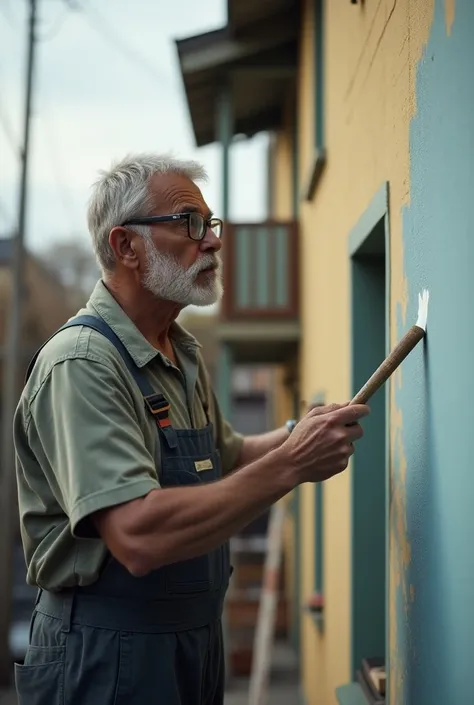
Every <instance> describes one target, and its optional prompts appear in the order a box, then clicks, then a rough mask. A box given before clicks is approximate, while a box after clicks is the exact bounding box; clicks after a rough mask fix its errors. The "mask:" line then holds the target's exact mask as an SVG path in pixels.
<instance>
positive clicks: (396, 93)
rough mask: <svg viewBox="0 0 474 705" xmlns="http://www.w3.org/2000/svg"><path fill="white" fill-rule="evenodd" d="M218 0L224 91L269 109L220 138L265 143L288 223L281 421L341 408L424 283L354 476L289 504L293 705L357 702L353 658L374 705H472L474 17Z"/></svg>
mask: <svg viewBox="0 0 474 705" xmlns="http://www.w3.org/2000/svg"><path fill="white" fill-rule="evenodd" d="M234 5H235V6H237V3H232V1H231V0H229V25H228V28H227V29H226V32H227V35H226V37H227V38H226V41H227V42H228V43H229V46H230V45H232V47H233V50H234V51H236V52H237V53H238V52H239V51H240V53H239V54H238V55H237V54H236V55H235V56H234V57H233V59H232V61H231V62H230V63H229V64H225V62H224V59H222V61H221V64H220V72H219V76H220V78H221V79H222V81H223V83H222V85H224V84H225V85H226V86H228V85H229V83H225V82H224V78H225V80H226V81H227V80H228V77H229V76H231V77H232V76H233V75H234V73H235V71H236V70H237V69H238V62H242V61H244V59H245V61H246V62H247V63H246V70H247V75H250V69H252V68H253V69H254V70H255V71H258V72H259V73H258V75H259V77H260V80H261V81H263V82H264V83H265V86H266V88H265V90H267V91H268V92H267V93H264V91H263V89H262V90H261V91H260V95H265V96H268V98H267V99H268V101H270V97H269V96H272V98H271V100H272V101H273V102H272V103H271V105H270V103H269V108H268V109H267V110H265V109H264V108H263V106H260V108H259V110H257V108H256V107H255V111H254V115H253V118H254V120H253V123H252V128H251V127H249V125H250V123H251V122H252V120H251V117H249V115H250V113H251V107H249V106H247V108H248V110H249V111H250V112H249V115H247V118H248V122H247V123H246V125H245V126H244V125H243V123H242V125H241V128H240V129H237V130H234V129H233V128H232V127H230V125H231V123H228V130H227V133H226V131H225V130H223V132H222V133H221V137H222V136H223V137H225V136H226V135H227V141H225V140H224V141H223V140H222V139H221V141H222V142H223V144H227V145H228V144H230V137H231V136H232V135H233V134H234V133H235V134H242V133H243V134H252V129H253V130H255V131H258V130H266V131H269V132H271V134H272V141H271V150H270V155H269V160H270V172H269V173H271V188H270V197H269V204H270V213H269V222H272V223H273V222H285V223H286V222H289V221H294V223H295V227H294V232H295V233H297V235H295V236H294V240H293V242H294V245H295V251H297V252H298V276H297V279H298V313H297V316H296V320H297V321H298V323H299V328H298V329H297V330H296V328H295V337H294V340H293V342H294V348H293V349H292V352H291V355H289V356H288V357H286V358H283V357H282V358H281V360H280V361H281V364H282V365H283V367H284V368H285V369H287V370H289V371H290V373H291V374H290V377H291V379H292V384H291V385H289V386H288V385H287V386H286V387H285V386H284V385H283V387H284V390H283V391H284V392H285V390H286V393H288V394H289V397H288V396H286V397H285V396H284V395H283V396H284V398H285V399H286V401H283V402H282V405H283V407H285V411H286V410H287V409H288V404H289V405H290V406H291V404H293V408H295V409H296V408H298V404H299V402H300V400H301V399H304V400H308V401H310V400H319V401H322V402H326V403H330V402H333V401H344V400H347V399H349V398H351V396H352V395H353V394H354V393H355V392H356V391H358V389H359V388H360V386H362V384H363V383H364V382H365V381H366V380H367V379H368V377H369V376H370V374H371V373H372V372H373V371H374V369H375V368H376V367H377V366H378V364H379V363H380V362H381V361H382V360H383V358H384V356H385V354H386V353H387V352H388V351H389V350H390V349H391V348H392V347H393V346H394V345H395V344H396V343H397V342H398V340H399V339H400V338H401V337H402V335H403V334H404V333H405V332H406V331H407V330H408V328H409V327H410V326H411V325H412V324H413V323H415V321H416V317H417V308H418V294H419V293H420V291H421V290H422V289H423V288H427V289H429V291H430V308H429V316H428V335H427V338H426V340H425V341H424V342H423V343H421V344H419V345H418V346H417V348H416V349H415V350H414V351H413V352H412V353H411V354H410V356H409V357H408V358H407V359H406V360H405V361H404V363H403V364H402V366H401V367H400V368H399V369H398V370H397V372H396V373H395V374H394V375H393V377H392V379H391V380H390V382H389V383H388V384H387V385H386V386H385V388H384V389H382V390H380V391H379V392H378V393H377V394H376V395H375V396H374V397H373V399H372V400H371V402H370V405H371V408H372V414H371V416H370V418H369V419H367V420H366V421H365V422H364V427H365V437H364V439H363V440H362V441H361V442H360V443H359V444H358V445H357V451H356V454H355V456H354V458H353V460H352V462H351V466H350V469H349V471H348V472H346V473H343V474H342V475H340V476H339V477H337V478H334V479H332V480H331V481H329V482H326V483H324V485H321V486H317V487H313V486H310V485H305V486H303V487H302V488H300V489H299V490H298V491H297V492H295V493H294V497H293V503H292V513H291V516H290V518H289V524H288V536H287V546H288V547H290V548H289V550H288V554H289V558H288V565H289V566H290V568H289V570H291V575H292V579H293V589H292V604H293V608H292V630H293V638H294V644H295V648H296V649H297V650H298V653H299V656H300V663H301V676H302V702H304V703H306V704H307V705H333V704H335V703H338V702H339V703H342V704H344V703H346V704H350V703H358V702H365V700H364V699H361V698H363V697H364V696H363V694H362V689H361V687H360V685H358V684H357V672H358V671H360V670H361V669H362V663H363V659H366V658H369V657H380V659H381V660H382V661H384V662H385V667H386V672H387V686H386V696H385V702H387V703H390V705H437V704H438V703H439V704H440V705H444V704H446V705H450V704H451V703H453V704H454V703H457V702H470V701H471V700H472V686H471V682H470V660H471V659H470V654H471V653H472V651H473V648H474V636H473V635H474V629H473V627H474V616H472V615H473V612H472V609H471V606H470V593H471V585H472V581H473V579H474V559H473V558H472V555H471V554H472V552H470V550H469V537H470V535H471V531H473V532H474V513H473V512H472V509H471V498H472V496H474V479H473V475H472V471H471V454H470V449H471V446H472V444H471V440H470V438H471V431H470V413H469V411H470V401H471V399H472V398H473V393H474V381H473V376H472V373H471V369H470V365H469V363H468V360H469V352H470V350H471V349H472V343H473V342H474V324H473V323H472V316H471V315H470V302H471V300H472V299H471V297H473V298H474V277H472V275H471V272H470V269H471V268H472V265H473V264H474V237H473V236H472V232H471V229H472V225H471V223H472V215H471V207H470V206H471V204H470V202H471V200H472V197H471V190H472V184H473V177H472V169H473V167H472V164H473V158H472V154H473V150H474V91H473V90H472V86H471V83H472V80H471V78H470V73H471V70H470V67H471V66H472V65H473V63H474V43H473V42H472V39H471V36H470V34H471V33H470V28H471V27H472V26H474V5H473V4H472V3H471V2H470V0H457V1H456V2H455V0H423V1H422V2H412V1H410V0H378V1H375V0H365V1H363V0H352V1H351V0H331V2H329V0H302V1H301V2H290V0H275V1H274V2H270V1H269V2H266V3H262V4H261V5H258V4H255V6H254V7H253V8H251V7H250V4H248V3H247V0H244V1H243V2H241V3H239V13H237V10H236V9H235V8H234ZM247 5H248V7H247ZM257 5H258V7H259V10H257ZM246 12H247V13H248V14H247V20H246V22H244V15H245V13H246ZM252 13H253V15H252ZM258 13H260V16H259V17H256V15H257V14H258ZM265 13H267V15H268V16H266V17H264V15H265ZM285 13H287V15H288V16H289V15H290V14H291V16H292V17H294V18H295V19H296V29H294V28H293V26H292V29H291V30H290V23H288V22H287V23H286V24H287V36H286V40H285V42H286V44H285V47H286V48H283V44H282V45H281V46H277V47H276V48H275V44H276V43H277V38H278V37H280V39H281V37H282V36H283V34H284V31H283V29H284V27H283V25H284V24H285V22H284V19H283V18H284V17H285ZM237 15H238V19H239V22H240V23H241V24H240V25H239V26H238V27H237V29H233V24H232V23H233V22H236V17H237ZM270 15H271V16H270ZM259 22H260V25H259V26H260V28H261V35H260V36H261V37H262V42H261V45H262V46H261V53H260V55H257V54H258V52H257V54H255V56H253V57H250V58H249V56H248V54H247V55H246V56H245V57H244V54H245V50H246V49H247V50H248V47H249V46H250V42H247V41H246V38H245V36H244V37H242V38H241V36H240V34H239V32H244V30H243V29H242V28H243V27H245V31H246V30H247V29H249V28H250V27H251V26H252V24H253V25H254V26H257V25H258V23H259ZM271 23H273V25H272V31H271V32H270V33H271V35H272V36H273V38H274V47H273V50H271V48H269V47H268V46H267V44H266V42H267V40H268V38H267V37H266V34H265V31H264V28H265V27H268V26H269V25H270V24H271ZM291 32H296V34H292V36H291V39H290V38H289V34H291ZM255 36H257V35H255ZM268 41H269V40H268ZM281 41H282V42H283V40H281ZM267 43H268V42H267ZM257 44H258V42H257ZM290 44H291V47H292V50H291V51H290V50H289V49H288V47H289V46H290ZM253 47H254V51H256V50H255V42H254V44H253ZM263 47H265V49H263ZM229 51H230V50H229ZM272 51H273V53H272ZM292 51H293V53H292ZM265 52H266V53H265ZM207 56H209V53H208V54H207ZM221 56H222V57H224V53H223V54H222V55H221ZM226 56H227V59H226V60H228V57H229V53H228V54H226ZM263 76H265V77H263ZM277 77H278V78H277ZM204 84H205V78H204V77H203V78H202V85H204ZM187 85H188V87H187V96H188V100H189V99H190V90H191V89H190V87H189V84H187ZM231 85H235V84H231ZM248 86H249V87H248V90H247V93H248V94H249V93H251V92H252V88H251V84H248ZM236 91H237V89H236ZM231 95H234V98H235V99H236V100H237V99H238V95H239V94H238V91H237V92H236V93H235V94H231ZM216 105H217V103H216ZM237 107H238V106H237ZM234 108H235V104H234ZM192 110H193V109H192V106H191V111H192ZM194 114H195V116H197V109H195V113H194ZM221 114H222V113H221ZM257 117H258V120H257ZM220 124H221V126H222V123H220ZM203 139H204V140H206V139H207V141H208V142H209V141H215V140H219V139H220V137H219V134H218V133H217V132H214V133H213V136H212V138H211V137H208V138H203ZM203 143H206V141H204V142H203ZM224 167H225V163H224ZM227 266H228V268H231V267H232V262H229V263H228V265H227ZM448 323H449V326H448ZM288 398H290V402H288ZM285 405H286V406H285Z"/></svg>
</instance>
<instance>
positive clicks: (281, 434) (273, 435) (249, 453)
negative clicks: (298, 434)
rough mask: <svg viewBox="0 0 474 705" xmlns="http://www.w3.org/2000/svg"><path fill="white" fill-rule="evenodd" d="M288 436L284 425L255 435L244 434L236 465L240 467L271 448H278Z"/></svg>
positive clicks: (253, 460)
mask: <svg viewBox="0 0 474 705" xmlns="http://www.w3.org/2000/svg"><path fill="white" fill-rule="evenodd" d="M287 438H288V429H287V428H286V426H283V427H282V428H277V429H275V430H274V431H268V433H261V434H258V435H255V436H245V438H244V442H243V444H242V449H241V451H240V454H239V458H238V461H237V467H242V466H245V465H249V464H250V463H253V462H255V461H256V460H258V459H259V458H263V456H264V455H266V454H267V453H270V452H271V451H272V450H275V449H276V448H279V447H280V446H281V444H282V443H284V442H285V441H286V439H287Z"/></svg>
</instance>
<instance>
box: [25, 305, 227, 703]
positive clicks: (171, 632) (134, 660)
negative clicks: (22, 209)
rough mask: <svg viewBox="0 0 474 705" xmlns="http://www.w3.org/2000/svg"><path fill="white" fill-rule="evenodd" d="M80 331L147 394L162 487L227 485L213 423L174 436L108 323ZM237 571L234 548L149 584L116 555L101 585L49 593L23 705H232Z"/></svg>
mask: <svg viewBox="0 0 474 705" xmlns="http://www.w3.org/2000/svg"><path fill="white" fill-rule="evenodd" d="M71 325H86V326H89V327H91V328H94V329H95V330H97V331H99V332H100V333H102V334H103V335H104V336H106V337H107V338H108V340H110V341H111V342H112V343H113V344H114V345H115V347H116V348H117V350H118V351H119V353H120V354H121V356H122V358H123V360H124V362H125V363H126V365H127V366H128V368H129V369H130V371H131V373H132V375H133V377H134V378H135V380H136V382H137V384H138V385H139V387H140V389H141V392H142V394H143V396H144V400H145V403H146V405H147V407H148V409H149V411H150V413H151V414H153V416H154V418H155V420H156V424H157V433H158V435H159V439H160V448H161V468H160V470H159V481H160V484H161V486H162V487H176V486H182V485H198V484H199V483H202V482H210V481H213V480H216V479H218V478H219V477H220V476H221V464H220V457H219V453H218V451H217V449H216V447H215V444H214V439H213V432H212V425H211V424H210V422H209V419H208V424H207V426H206V427H205V428H203V429H199V430H196V429H184V430H181V429H179V430H178V429H174V428H173V427H172V426H171V424H170V421H169V416H168V410H169V405H168V403H167V400H166V399H165V398H164V397H163V395H161V394H155V393H154V391H153V389H151V387H150V384H149V382H148V379H147V378H146V377H145V375H144V373H143V372H142V371H140V370H139V369H138V368H137V367H136V366H135V364H134V362H133V360H132V358H131V357H130V355H129V354H128V352H127V350H126V349H125V347H124V346H123V344H122V343H121V341H120V340H119V339H118V337H117V336H116V335H115V333H114V332H113V331H112V330H111V328H110V327H109V326H108V325H107V324H106V323H105V321H103V319H101V318H96V317H95V316H80V317H76V318H75V319H73V320H71V321H69V322H68V323H67V324H66V325H65V326H63V328H64V327H69V326H71ZM35 359H36V356H35V358H34V359H33V360H32V363H31V364H30V370H31V368H32V366H33V364H34V362H35ZM104 443H107V439H105V438H104ZM230 572H231V568H230V562H229V546H228V543H225V544H224V545H222V546H220V547H219V548H218V549H216V550H214V551H211V552H210V553H208V554H205V555H203V556H199V557H197V558H193V559H191V560H186V561H182V562H178V563H173V564H171V565H167V566H165V567H163V568H159V569H158V570H154V571H152V572H151V573H150V574H148V575H146V576H144V577H133V576H132V575H131V574H130V573H129V572H128V571H127V570H126V569H125V568H124V567H123V566H122V565H121V564H120V563H119V562H118V561H116V560H115V559H114V558H113V557H112V556H109V558H108V560H107V562H106V564H105V566H104V568H103V570H102V573H101V575H100V577H99V579H98V580H97V581H96V582H95V583H94V584H92V585H89V586H87V587H76V588H73V589H66V590H63V591H61V592H60V593H51V592H47V591H43V590H40V591H39V593H38V598H37V603H36V607H35V610H34V613H33V617H32V623H31V628H30V646H29V648H28V653H27V656H26V658H25V663H24V664H23V665H16V666H15V679H16V686H17V692H18V696H19V705H222V703H223V697H224V696H223V691H224V653H223V643H222V628H221V614H222V607H223V601H224V596H225V593H226V590H227V587H228V583H229V577H230Z"/></svg>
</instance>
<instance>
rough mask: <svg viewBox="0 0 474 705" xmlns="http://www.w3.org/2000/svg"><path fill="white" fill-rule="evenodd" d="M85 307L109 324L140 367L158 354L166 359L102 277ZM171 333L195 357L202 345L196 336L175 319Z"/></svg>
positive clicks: (181, 346) (182, 347) (176, 341)
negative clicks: (128, 313)
mask: <svg viewBox="0 0 474 705" xmlns="http://www.w3.org/2000/svg"><path fill="white" fill-rule="evenodd" d="M86 308H87V309H88V310H89V312H92V313H94V312H95V313H96V314H98V315H99V316H100V317H101V318H103V319H104V321H105V322H106V323H108V325H109V326H110V327H111V328H112V330H113V331H114V333H115V334H116V335H117V337H118V338H119V339H120V340H121V342H122V343H123V345H124V346H125V348H126V350H127V352H128V353H129V354H130V356H131V357H132V359H133V361H134V363H135V364H136V365H137V367H144V366H145V365H146V364H148V363H149V362H150V361H151V360H153V359H154V358H155V357H157V356H159V357H161V358H163V359H164V356H163V355H162V354H161V353H160V351H159V350H157V349H156V348H155V347H153V345H152V344H151V343H149V342H148V340H147V339H146V338H145V337H144V336H143V335H142V333H140V331H139V330H138V328H137V327H136V325H135V324H134V322H133V321H132V320H131V319H130V318H129V317H128V316H127V314H126V313H125V311H124V310H123V308H122V307H121V306H120V304H119V303H118V302H117V301H116V299H115V298H114V297H113V296H112V294H111V293H110V291H109V290H108V289H107V287H106V286H105V284H104V282H103V281H102V280H99V281H98V282H97V284H96V285H95V287H94V290H93V292H92V294H91V296H90V298H89V301H88V303H87V306H86ZM170 336H171V338H172V339H173V341H174V342H175V343H176V344H177V346H178V347H179V348H181V349H182V350H183V351H184V352H186V353H190V354H191V355H194V356H195V355H196V352H197V349H198V348H200V347H201V345H200V343H198V341H197V340H196V338H195V337H194V336H193V335H191V334H190V333H188V331H186V330H185V329H184V328H183V327H182V326H181V325H180V324H179V323H177V322H176V321H174V322H173V323H172V324H171V327H170Z"/></svg>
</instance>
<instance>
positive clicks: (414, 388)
mask: <svg viewBox="0 0 474 705" xmlns="http://www.w3.org/2000/svg"><path fill="white" fill-rule="evenodd" d="M473 28H474V2H473V1H472V0H456V16H455V20H454V24H453V27H452V33H451V36H449V37H448V36H447V34H446V28H445V16H444V8H443V2H442V0H437V3H436V11H435V20H434V24H433V27H432V32H431V36H430V39H429V43H428V46H427V48H426V51H425V53H424V56H423V58H422V61H421V62H420V65H419V67H418V73H417V97H416V99H417V113H416V116H415V118H414V119H413V122H412V125H411V134H410V149H411V204H410V206H409V207H408V208H407V209H405V211H404V213H403V238H404V258H405V261H404V265H405V274H406V277H407V282H408V293H409V306H408V310H407V319H406V322H405V325H403V323H402V321H401V317H400V316H399V320H398V336H399V337H401V336H402V335H403V334H404V333H405V332H406V330H407V328H408V327H409V325H411V322H412V321H413V322H414V321H415V320H416V312H417V306H418V301H417V297H418V293H419V291H420V290H421V289H422V288H423V287H425V286H426V287H428V288H429V290H430V309H429V317H428V336H427V340H426V342H425V344H424V345H419V346H418V348H417V349H416V350H415V351H414V352H413V353H412V354H411V355H410V356H409V357H408V358H407V359H406V360H405V362H404V363H403V368H402V387H401V389H399V390H397V391H396V404H397V406H398V408H400V409H401V411H402V418H403V431H402V440H403V449H404V455H405V458H406V461H407V472H406V483H405V496H406V517H407V533H408V541H409V543H410V545H411V563H410V566H409V568H408V570H407V574H406V575H405V581H404V588H400V590H399V594H398V595H397V633H398V637H399V638H398V644H397V647H396V648H397V653H396V654H394V655H393V656H394V658H395V659H397V660H400V661H401V663H402V670H403V672H404V679H403V692H402V693H399V694H398V697H399V699H400V705H401V703H403V705H435V704H437V703H439V704H440V705H441V704H443V705H444V704H446V705H450V704H451V703H453V705H454V703H471V702H474V689H473V685H472V671H473V652H474V606H473V595H474V551H473V546H472V544H473V543H474V452H473V451H474V429H473V426H472V407H473V400H474V367H473V359H472V350H473V348H474V313H473V312H474V215H473V207H472V204H473V202H474V78H473V67H474V40H473ZM393 471H394V477H393V479H394V482H395V483H399V482H400V460H399V459H398V458H396V457H395V467H394V469H393ZM411 584H412V585H413V586H414V588H415V592H416V595H415V600H414V603H413V604H411V603H410V597H409V595H410V590H409V587H410V585H411ZM406 595H407V596H408V599H406V597H405V596H406ZM391 705H399V704H398V702H397V703H391Z"/></svg>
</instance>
